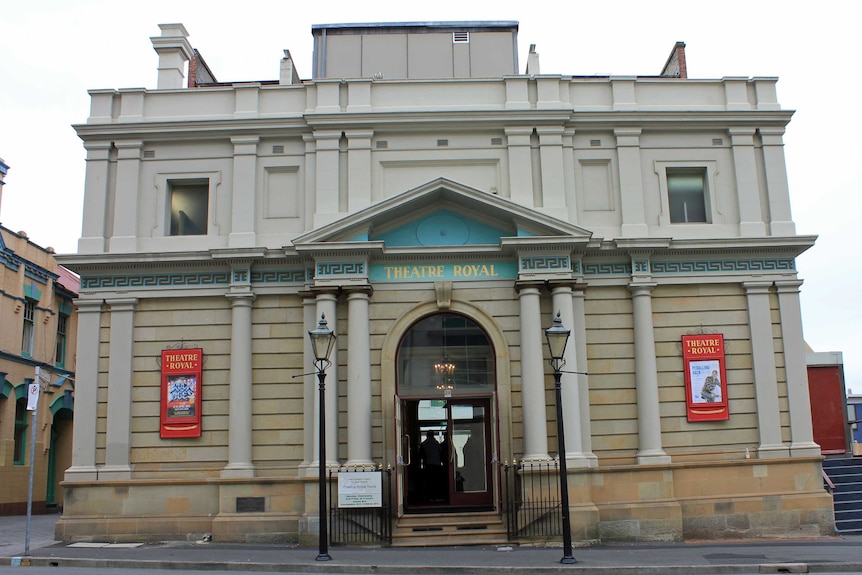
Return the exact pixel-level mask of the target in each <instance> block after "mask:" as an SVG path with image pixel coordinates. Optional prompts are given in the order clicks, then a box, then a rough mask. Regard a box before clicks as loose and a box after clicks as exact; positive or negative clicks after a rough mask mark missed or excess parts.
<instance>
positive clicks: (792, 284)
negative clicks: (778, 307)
mask: <svg viewBox="0 0 862 575" xmlns="http://www.w3.org/2000/svg"><path fill="white" fill-rule="evenodd" d="M802 283H803V281H802V280H800V279H792V280H778V281H776V282H775V288H776V289H777V290H778V293H799V288H800V287H801V286H802Z"/></svg>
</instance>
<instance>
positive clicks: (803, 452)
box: [790, 441, 821, 457]
mask: <svg viewBox="0 0 862 575" xmlns="http://www.w3.org/2000/svg"><path fill="white" fill-rule="evenodd" d="M820 455H821V453H820V446H819V445H817V444H816V443H814V442H813V441H806V442H800V443H791V444H790V456H791V457H819V456H820Z"/></svg>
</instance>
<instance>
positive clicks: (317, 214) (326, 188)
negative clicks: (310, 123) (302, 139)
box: [314, 130, 341, 227]
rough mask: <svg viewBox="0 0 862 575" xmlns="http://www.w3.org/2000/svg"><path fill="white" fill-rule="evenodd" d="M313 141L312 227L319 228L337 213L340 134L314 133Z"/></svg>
mask: <svg viewBox="0 0 862 575" xmlns="http://www.w3.org/2000/svg"><path fill="white" fill-rule="evenodd" d="M314 139H315V141H316V144H317V152H316V154H315V156H316V160H317V162H316V163H317V165H316V173H317V182H316V183H317V188H316V194H315V196H314V197H315V200H316V205H315V210H314V225H315V227H320V226H322V225H325V224H327V223H329V222H331V221H333V220H334V219H335V218H336V217H337V216H338V213H339V211H338V191H339V176H338V164H339V161H338V159H339V141H340V139H341V132H340V131H337V130H324V131H316V132H315V133H314Z"/></svg>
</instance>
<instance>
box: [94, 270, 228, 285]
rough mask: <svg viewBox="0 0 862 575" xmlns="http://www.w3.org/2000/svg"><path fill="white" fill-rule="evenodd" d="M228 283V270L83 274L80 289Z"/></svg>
mask: <svg viewBox="0 0 862 575" xmlns="http://www.w3.org/2000/svg"><path fill="white" fill-rule="evenodd" d="M229 283H230V274H229V273H228V272H210V273H184V274H149V275H123V276H84V277H82V278H81V288H82V289H118V288H126V289H134V288H159V287H201V286H218V285H228V284H229Z"/></svg>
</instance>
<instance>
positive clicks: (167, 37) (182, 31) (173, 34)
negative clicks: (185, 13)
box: [150, 24, 193, 90]
mask: <svg viewBox="0 0 862 575" xmlns="http://www.w3.org/2000/svg"><path fill="white" fill-rule="evenodd" d="M159 28H160V29H161V31H162V35H161V36H152V37H150V41H151V42H152V43H153V50H155V51H156V54H158V55H159V80H158V85H157V88H158V89H159V90H172V89H178V88H182V87H183V84H184V83H185V82H184V80H185V68H186V62H188V61H189V60H191V58H192V55H193V51H192V46H191V44H189V41H188V36H189V33H188V32H187V31H186V28H185V26H183V25H182V24H159Z"/></svg>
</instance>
